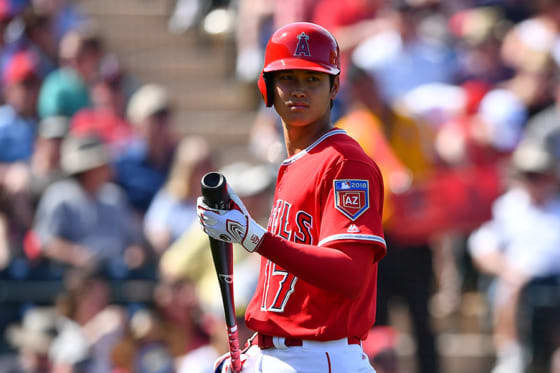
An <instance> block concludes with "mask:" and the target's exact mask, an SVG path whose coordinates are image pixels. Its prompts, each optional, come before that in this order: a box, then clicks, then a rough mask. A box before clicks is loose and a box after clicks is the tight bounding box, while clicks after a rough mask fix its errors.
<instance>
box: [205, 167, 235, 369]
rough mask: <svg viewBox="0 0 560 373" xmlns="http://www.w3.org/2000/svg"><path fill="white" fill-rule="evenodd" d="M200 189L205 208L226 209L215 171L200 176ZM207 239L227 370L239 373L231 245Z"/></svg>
mask: <svg viewBox="0 0 560 373" xmlns="http://www.w3.org/2000/svg"><path fill="white" fill-rule="evenodd" d="M200 187H201V190H202V197H203V198H204V202H205V203H206V204H207V205H208V206H210V207H212V208H216V209H221V210H227V209H229V208H230V199H229V195H228V192H227V182H226V178H225V177H224V175H222V174H220V173H218V172H209V173H207V174H206V175H204V176H203V177H202V180H201V182H200ZM209 239H210V248H211V250H212V258H213V259H214V267H215V268H216V273H217V275H218V282H219V283H220V291H221V294H222V302H223V305H224V314H225V318H226V325H227V333H228V342H229V352H230V356H231V367H232V369H233V372H234V373H238V372H240V371H241V359H240V353H241V352H240V350H239V337H238V334H237V333H238V332H237V321H236V319H235V302H234V298H233V246H232V244H231V243H227V242H222V241H218V240H216V239H214V238H212V237H209Z"/></svg>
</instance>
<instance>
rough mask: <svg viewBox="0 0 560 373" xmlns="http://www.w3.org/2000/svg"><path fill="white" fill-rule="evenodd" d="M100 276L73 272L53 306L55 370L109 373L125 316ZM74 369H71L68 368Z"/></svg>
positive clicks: (122, 331) (123, 328)
mask: <svg viewBox="0 0 560 373" xmlns="http://www.w3.org/2000/svg"><path fill="white" fill-rule="evenodd" d="M110 285H111V284H110V283H109V281H108V280H107V278H106V277H105V276H103V275H102V273H96V272H87V271H86V272H84V271H82V270H72V271H68V272H67V273H66V274H65V278H64V289H63V291H62V292H61V293H60V294H59V295H58V297H57V299H56V301H55V306H56V310H57V313H58V315H59V321H58V335H57V336H56V338H55V339H54V341H53V344H52V346H51V349H50V356H51V360H52V361H53V364H54V367H55V369H60V370H55V371H57V372H58V371H61V372H62V371H76V370H78V371H79V372H87V373H105V372H110V371H111V369H112V366H111V352H112V348H113V346H114V345H115V344H116V343H117V341H118V340H119V339H120V338H121V337H122V335H123V334H124V331H125V327H126V317H127V315H126V313H125V311H124V309H123V308H122V307H120V306H117V305H114V304H112V302H114V301H115V298H114V297H113V293H112V292H111V288H110ZM72 368H73V369H74V370H71V369H72Z"/></svg>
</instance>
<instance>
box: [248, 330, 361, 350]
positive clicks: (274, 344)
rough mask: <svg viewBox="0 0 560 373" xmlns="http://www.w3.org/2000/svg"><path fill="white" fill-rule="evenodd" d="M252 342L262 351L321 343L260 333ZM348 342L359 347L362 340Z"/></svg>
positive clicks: (349, 339) (352, 339)
mask: <svg viewBox="0 0 560 373" xmlns="http://www.w3.org/2000/svg"><path fill="white" fill-rule="evenodd" d="M341 341H342V340H341ZM252 342H253V344H256V345H258V346H259V348H260V349H261V350H266V349H269V348H279V349H285V348H288V347H297V346H303V345H304V343H305V342H312V343H314V344H316V343H317V344H318V343H321V341H305V342H304V340H302V339H298V338H291V337H286V338H284V337H273V336H270V335H264V334H260V333H258V334H257V335H256V338H254V339H253V341H252ZM329 342H333V341H325V344H327V343H329ZM344 342H346V341H344ZM347 342H348V344H357V345H359V344H361V341H360V339H359V338H355V337H348V338H347Z"/></svg>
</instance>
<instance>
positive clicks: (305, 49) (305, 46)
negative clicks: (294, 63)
mask: <svg viewBox="0 0 560 373" xmlns="http://www.w3.org/2000/svg"><path fill="white" fill-rule="evenodd" d="M297 38H298V43H297V46H296V51H295V52H294V56H305V57H311V52H310V51H309V43H308V42H307V41H308V40H309V36H307V34H306V33H305V32H302V33H301V34H299V35H298V36H297Z"/></svg>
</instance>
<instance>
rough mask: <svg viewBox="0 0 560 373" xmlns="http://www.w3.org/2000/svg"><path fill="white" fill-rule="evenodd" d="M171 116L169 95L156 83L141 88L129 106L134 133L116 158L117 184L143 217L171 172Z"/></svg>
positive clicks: (128, 115)
mask: <svg viewBox="0 0 560 373" xmlns="http://www.w3.org/2000/svg"><path fill="white" fill-rule="evenodd" d="M171 116H172V106H171V100H170V97H169V93H168V92H167V90H166V89H165V88H163V87H162V86H160V85H157V84H146V85H144V86H142V87H140V88H139V89H138V90H137V91H136V92H135V93H134V94H133V95H132V97H131V98H130V101H129V103H128V107H127V118H128V120H129V122H130V123H131V124H132V126H133V132H134V133H133V139H132V140H131V141H130V143H129V144H128V146H127V147H126V148H125V149H124V150H123V152H122V154H119V155H118V156H117V159H116V162H115V171H116V182H117V184H119V185H120V186H121V187H122V188H123V189H124V191H125V193H126V194H127V196H128V199H129V202H130V204H131V205H132V207H134V209H135V210H136V211H137V212H138V213H139V214H140V215H143V214H145V212H146V210H147V209H148V207H149V206H150V203H151V202H152V199H153V198H154V196H155V195H156V193H157V192H158V190H160V189H161V187H162V186H163V184H164V183H165V180H166V179H167V175H168V173H169V171H170V169H171V164H172V162H173V156H174V154H175V146H176V139H175V138H174V135H173V133H172V130H171V119H172V118H171Z"/></svg>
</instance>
